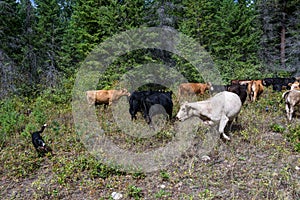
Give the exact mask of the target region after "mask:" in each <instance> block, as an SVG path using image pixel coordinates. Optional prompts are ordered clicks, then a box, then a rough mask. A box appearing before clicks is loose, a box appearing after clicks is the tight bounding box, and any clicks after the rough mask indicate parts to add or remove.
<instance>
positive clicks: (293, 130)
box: [286, 124, 300, 152]
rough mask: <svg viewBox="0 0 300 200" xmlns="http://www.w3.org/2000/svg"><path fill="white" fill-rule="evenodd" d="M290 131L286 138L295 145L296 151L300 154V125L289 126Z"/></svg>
mask: <svg viewBox="0 0 300 200" xmlns="http://www.w3.org/2000/svg"><path fill="white" fill-rule="evenodd" d="M288 130H289V132H288V134H287V135H286V137H287V138H288V140H289V141H290V142H292V143H293V145H294V149H295V151H298V152H300V125H299V124H298V125H295V126H288Z"/></svg>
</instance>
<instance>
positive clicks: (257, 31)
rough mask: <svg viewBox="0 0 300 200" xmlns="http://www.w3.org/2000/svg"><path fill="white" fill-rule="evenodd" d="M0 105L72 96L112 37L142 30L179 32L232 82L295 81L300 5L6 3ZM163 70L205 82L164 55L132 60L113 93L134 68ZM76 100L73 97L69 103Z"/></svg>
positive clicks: (204, 0) (116, 74) (104, 84)
mask: <svg viewBox="0 0 300 200" xmlns="http://www.w3.org/2000/svg"><path fill="white" fill-rule="evenodd" d="M0 8H1V9H0V12H1V15H0V18H1V20H0V27H1V29H0V61H1V62H0V73H1V80H0V98H1V99H5V98H9V97H11V96H13V95H18V96H23V97H28V98H36V97H37V96H38V95H39V94H40V93H41V92H43V91H45V90H47V89H48V90H49V89H50V90H55V91H58V90H63V91H64V92H63V93H64V94H69V92H65V91H67V90H68V89H71V86H72V84H73V82H74V77H75V75H76V72H77V70H78V68H79V67H80V64H81V63H82V62H83V61H84V59H85V58H86V56H87V55H88V54H89V53H90V52H91V51H92V50H93V48H94V47H96V46H97V45H98V44H100V43H101V42H103V41H105V40H106V39H107V38H109V37H111V36H113V35H115V34H118V33H121V32H123V31H126V30H130V29H133V28H140V27H153V26H155V27H165V26H168V27H172V28H174V29H176V30H178V31H179V32H181V33H183V34H185V35H187V36H190V37H191V38H194V39H195V40H196V41H197V42H199V44H200V45H201V46H202V47H204V48H205V50H206V51H207V52H208V53H209V54H210V55H211V56H212V58H213V61H214V64H215V66H216V67H217V69H218V70H219V72H220V73H221V76H222V78H223V81H224V83H225V84H227V83H229V81H230V80H231V79H259V78H266V77H288V76H296V75H298V74H299V73H300V68H299V58H300V56H299V54H300V48H299V46H300V43H299V37H300V36H299V32H300V30H299V29H300V17H299V16H300V2H299V0H294V1H287V0H251V1H250V0H244V1H240V0H235V1H234V0H221V1H219V0H218V1H217V0H209V1H208V0H199V1H193V0H184V1H176V0H175V1H156V0H150V1H148V0H147V1H143V0H134V1H131V0H130V1H123V0H118V1H114V0H101V1H93V0H86V1H85V0H84V1H83V0H43V1H41V0H35V1H29V0H20V1H13V0H4V1H1V2H0ZM145 62H154V63H163V64H165V65H168V66H170V67H175V68H176V69H177V70H180V71H182V72H183V73H184V75H185V77H187V79H188V80H189V81H201V80H200V79H201V78H200V79H199V75H197V74H196V73H195V71H194V70H193V69H192V67H189V66H188V63H184V61H183V60H182V59H178V58H176V56H174V55H172V54H171V53H170V52H164V51H162V50H153V49H152V50H140V51H137V52H134V55H132V53H131V54H130V53H127V54H126V55H124V56H123V58H121V59H120V60H119V61H118V63H115V65H117V66H118V67H117V68H118V70H110V71H108V72H106V73H107V74H106V76H105V78H103V80H102V81H101V83H100V85H99V86H98V87H99V88H98V89H101V88H110V87H111V86H112V84H113V83H114V82H115V81H116V80H118V78H120V75H121V74H122V73H124V72H126V71H128V69H132V68H134V67H135V66H138V65H141V64H143V63H145ZM67 99H68V100H71V99H70V98H69V97H66V99H65V100H67Z"/></svg>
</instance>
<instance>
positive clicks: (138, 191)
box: [127, 185, 143, 199]
mask: <svg viewBox="0 0 300 200" xmlns="http://www.w3.org/2000/svg"><path fill="white" fill-rule="evenodd" d="M142 191H143V190H142V188H140V187H136V186H135V185H130V186H128V188H127V194H128V196H129V197H130V198H134V199H141V198H142V196H143V193H142Z"/></svg>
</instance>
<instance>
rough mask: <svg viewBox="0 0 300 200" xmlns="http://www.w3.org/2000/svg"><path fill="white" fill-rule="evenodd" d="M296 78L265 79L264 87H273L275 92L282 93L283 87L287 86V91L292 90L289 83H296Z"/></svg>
mask: <svg viewBox="0 0 300 200" xmlns="http://www.w3.org/2000/svg"><path fill="white" fill-rule="evenodd" d="M295 81H296V78H295V77H291V78H265V79H263V85H264V86H266V87H269V86H271V85H272V87H273V90H274V91H278V92H280V91H281V90H282V87H283V86H285V87H286V88H287V89H289V88H290V86H289V85H288V84H289V83H294V82H295Z"/></svg>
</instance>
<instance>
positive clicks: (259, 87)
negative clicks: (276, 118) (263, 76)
mask: <svg viewBox="0 0 300 200" xmlns="http://www.w3.org/2000/svg"><path fill="white" fill-rule="evenodd" d="M247 90H248V96H249V99H250V101H252V102H254V101H256V100H257V99H258V98H259V96H260V95H261V94H262V93H263V91H264V86H263V84H262V80H251V81H250V82H249V83H248V89H247Z"/></svg>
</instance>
